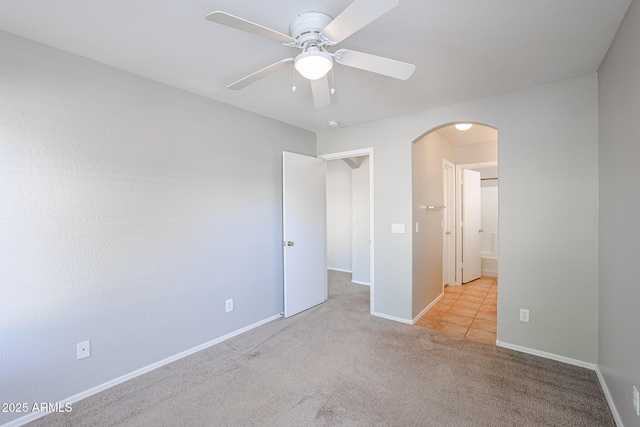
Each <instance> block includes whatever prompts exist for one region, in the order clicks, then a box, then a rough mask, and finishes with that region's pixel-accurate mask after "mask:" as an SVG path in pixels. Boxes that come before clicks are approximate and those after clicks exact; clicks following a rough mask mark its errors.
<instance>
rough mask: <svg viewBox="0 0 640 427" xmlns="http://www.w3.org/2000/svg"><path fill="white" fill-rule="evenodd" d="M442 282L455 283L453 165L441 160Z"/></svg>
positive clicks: (445, 283)
mask: <svg viewBox="0 0 640 427" xmlns="http://www.w3.org/2000/svg"><path fill="white" fill-rule="evenodd" d="M442 161H443V164H442V184H443V188H442V197H443V206H444V209H443V210H442V284H443V286H444V285H455V284H456V246H455V245H456V239H455V234H456V226H455V221H456V209H455V173H454V170H455V166H454V164H453V163H451V162H449V161H447V160H444V159H443V160H442Z"/></svg>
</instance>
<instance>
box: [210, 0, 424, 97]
mask: <svg viewBox="0 0 640 427" xmlns="http://www.w3.org/2000/svg"><path fill="white" fill-rule="evenodd" d="M397 5H398V0H355V1H354V2H353V3H351V4H350V5H349V6H348V7H347V8H346V9H345V10H344V11H343V12H342V13H341V14H339V15H338V16H337V17H336V18H335V19H333V18H331V17H330V16H329V15H327V14H324V13H322V12H304V13H301V14H299V15H298V16H296V17H295V18H294V19H293V20H292V21H291V24H290V25H289V33H290V35H286V34H283V33H280V32H278V31H275V30H272V29H270V28H267V27H264V26H262V25H260V24H256V23H254V22H250V21H247V20H245V19H242V18H239V17H237V16H233V15H230V14H228V13H225V12H221V11H216V12H212V13H210V14H209V15H207V18H206V19H207V20H209V21H212V22H216V23H218V24H222V25H226V26H228V27H232V28H236V29H238V30H242V31H246V32H249V33H252V34H256V35H258V36H261V37H265V38H267V39H270V40H274V41H277V42H279V43H282V44H283V45H285V46H289V47H293V48H297V49H300V50H301V51H302V52H301V53H299V54H298V55H297V56H295V57H294V58H286V59H282V60H280V61H278V62H276V63H274V64H271V65H269V66H267V67H265V68H263V69H261V70H259V71H256V72H255V73H253V74H250V75H248V76H246V77H244V78H242V79H240V80H238V81H237V82H235V83H232V84H230V85H229V86H227V88H229V89H234V90H238V89H242V88H244V87H245V86H248V85H250V84H251V83H254V82H256V81H258V80H260V79H262V78H263V77H266V76H268V75H270V74H272V73H275V72H276V71H278V70H280V69H282V68H286V67H287V66H290V65H291V64H293V65H294V67H295V69H296V70H297V71H298V72H299V73H300V74H301V75H302V76H303V77H305V78H307V79H309V81H310V82H311V92H312V94H313V103H314V105H315V107H316V108H321V107H326V106H327V105H329V104H331V94H332V90H329V82H328V79H327V73H328V72H329V71H330V70H331V68H332V67H333V63H334V61H335V62H337V63H338V64H342V65H346V66H348V67H353V68H359V69H361V70H366V71H370V72H373V73H377V74H382V75H385V76H389V77H393V78H396V79H400V80H406V79H408V78H409V77H411V75H412V74H413V72H414V70H415V68H416V67H415V65H413V64H408V63H406V62H400V61H396V60H393V59H389V58H384V57H381V56H376V55H370V54H368V53H363V52H357V51H354V50H349V49H338V50H336V51H335V52H333V53H331V52H330V51H329V50H328V48H329V47H331V46H334V45H336V44H338V43H340V42H342V41H343V40H344V39H346V38H347V37H349V36H350V35H352V34H353V33H355V32H356V31H358V30H360V29H362V28H363V27H365V26H366V25H368V24H370V23H371V22H373V21H375V20H376V19H378V18H379V17H381V16H382V15H384V14H385V13H387V12H388V11H390V10H391V9H393V8H394V7H396V6H397Z"/></svg>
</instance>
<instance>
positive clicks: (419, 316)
mask: <svg viewBox="0 0 640 427" xmlns="http://www.w3.org/2000/svg"><path fill="white" fill-rule="evenodd" d="M443 296H444V292H442V293H441V294H440V295H438V296H437V297H436V299H434V300H433V301H431V304H429V305H428V306H426V307H425V308H424V309H423V310H422V311H421V312H420V314H418V315H417V316H416V317H414V318H413V324H414V325H415V324H416V322H417V321H418V319H420V318H421V317H422V316H424V314H425V313H426V312H427V311H429V309H430V308H431V307H433V306H434V305H436V303H437V302H438V301H440V300H441V299H442V297H443Z"/></svg>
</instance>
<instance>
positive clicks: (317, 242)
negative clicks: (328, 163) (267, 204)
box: [282, 151, 327, 317]
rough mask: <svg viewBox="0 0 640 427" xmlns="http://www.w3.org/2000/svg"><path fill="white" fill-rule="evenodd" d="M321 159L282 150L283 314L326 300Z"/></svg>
mask: <svg viewBox="0 0 640 427" xmlns="http://www.w3.org/2000/svg"><path fill="white" fill-rule="evenodd" d="M325 193H326V192H325V161H324V160H323V159H318V158H316V157H310V156H304V155H301V154H295V153H289V152H286V151H285V152H283V153H282V224H283V226H282V229H283V230H282V236H283V242H282V243H283V264H284V316H285V317H290V316H293V315H295V314H298V313H300V312H302V311H304V310H307V309H309V308H311V307H314V306H316V305H318V304H321V303H323V302H325V301H326V300H327V269H326V253H327V250H326V224H327V221H326V194H325Z"/></svg>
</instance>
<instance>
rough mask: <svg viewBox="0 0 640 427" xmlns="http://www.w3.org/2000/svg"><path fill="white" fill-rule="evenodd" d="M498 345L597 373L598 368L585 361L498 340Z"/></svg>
mask: <svg viewBox="0 0 640 427" xmlns="http://www.w3.org/2000/svg"><path fill="white" fill-rule="evenodd" d="M496 345H497V346H498V347H503V348H508V349H510V350H515V351H519V352H521V353H528V354H533V355H534V356H540V357H544V358H545V359H551V360H556V361H558V362H564V363H568V364H569V365H574V366H580V367H581V368H587V369H591V370H592V371H595V370H596V367H597V365H596V364H595V363H590V362H585V361H583V360H578V359H572V358H570V357H566V356H560V355H559V354H554V353H547V352H546V351H541V350H535V349H533V348H528V347H522V346H520V345H516V344H509V343H506V342H502V341H498V340H496Z"/></svg>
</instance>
